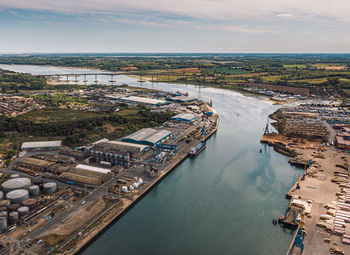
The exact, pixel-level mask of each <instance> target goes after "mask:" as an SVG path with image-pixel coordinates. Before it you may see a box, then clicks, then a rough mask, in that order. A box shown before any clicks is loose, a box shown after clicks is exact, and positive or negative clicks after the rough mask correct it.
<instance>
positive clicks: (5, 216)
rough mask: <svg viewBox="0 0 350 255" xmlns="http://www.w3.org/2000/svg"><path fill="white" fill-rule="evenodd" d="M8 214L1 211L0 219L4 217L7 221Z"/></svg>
mask: <svg viewBox="0 0 350 255" xmlns="http://www.w3.org/2000/svg"><path fill="white" fill-rule="evenodd" d="M7 216H8V213H7V212H6V211H1V212H0V217H4V218H6V219H7Z"/></svg>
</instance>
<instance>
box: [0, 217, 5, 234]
mask: <svg viewBox="0 0 350 255" xmlns="http://www.w3.org/2000/svg"><path fill="white" fill-rule="evenodd" d="M6 228H7V220H6V218H4V217H0V232H5V230H6Z"/></svg>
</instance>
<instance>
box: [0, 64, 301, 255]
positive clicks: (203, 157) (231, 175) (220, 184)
mask: <svg viewBox="0 0 350 255" xmlns="http://www.w3.org/2000/svg"><path fill="white" fill-rule="evenodd" d="M0 68H1V69H7V70H13V71H18V72H27V73H33V74H56V73H85V72H87V73H89V72H96V71H91V70H84V69H70V68H57V67H43V66H15V65H10V66H8V65H0ZM81 79H82V77H81ZM94 80H95V77H90V78H89V83H94V82H93V81H94ZM99 80H100V82H101V83H108V81H109V80H110V77H108V76H106V77H99ZM116 83H117V84H122V83H127V84H129V85H132V86H143V87H148V88H154V89H161V90H164V91H173V92H175V91H180V92H188V93H189V95H190V96H196V97H199V98H201V99H203V100H207V101H209V100H210V99H212V100H213V105H214V108H215V109H216V111H217V112H218V113H219V115H220V118H221V121H220V125H219V130H218V132H217V133H216V134H215V135H214V136H213V137H212V138H211V139H209V140H208V142H207V148H206V149H205V150H204V151H203V152H202V153H201V154H200V155H199V156H198V157H196V158H195V159H186V160H185V161H183V162H182V163H181V164H180V165H179V166H178V167H177V168H176V169H175V170H174V171H173V172H172V173H171V174H169V175H168V176H167V177H166V178H165V179H164V180H163V181H162V182H161V183H159V184H158V185H157V186H155V188H154V189H152V191H151V192H149V193H148V194H147V195H146V196H145V197H144V198H143V199H142V200H141V201H140V202H138V203H137V204H136V205H135V206H134V207H133V208H132V209H131V210H130V211H129V212H128V213H126V214H125V215H124V216H123V217H122V218H121V219H120V220H119V221H117V222H116V223H115V224H113V225H112V226H111V227H109V228H108V229H107V230H106V231H105V232H104V233H103V234H102V235H100V236H99V238H98V239H97V240H95V241H94V242H93V243H92V244H91V245H90V246H88V247H87V248H86V249H85V250H84V251H83V252H82V254H84V255H90V254H152V255H158V254H159V255H167V254H245V255H250V254H252V255H255V254H266V255H267V254H268V255H271V254H285V252H286V251H287V249H288V246H289V244H290V241H291V240H292V232H290V231H288V230H284V229H282V228H280V227H279V226H274V225H273V224H272V219H277V218H278V217H279V216H280V215H281V214H283V213H284V211H285V209H286V208H287V205H288V200H286V199H285V198H284V196H285V193H286V192H287V191H288V189H289V188H290V187H291V185H292V184H293V183H294V182H295V181H296V179H297V175H298V171H299V170H297V169H296V168H294V167H292V166H290V165H289V164H288V162H287V161H288V158H287V157H285V156H283V155H280V154H278V153H276V152H275V151H273V149H272V148H271V147H268V146H263V145H261V144H260V142H259V141H260V138H261V136H262V134H263V129H264V127H265V125H266V121H267V116H268V115H269V114H271V113H272V112H274V111H275V110H276V109H277V108H278V106H274V105H272V104H271V103H270V102H266V101H262V100H258V99H256V98H251V97H246V96H243V95H241V94H239V93H236V92H232V91H227V90H221V89H214V88H203V87H202V88H200V87H198V86H197V87H195V86H192V85H180V84H166V83H154V84H152V83H150V82H144V83H142V84H140V83H139V82H137V79H134V78H130V77H125V76H121V77H119V76H118V77H117V82H116ZM260 149H262V153H260Z"/></svg>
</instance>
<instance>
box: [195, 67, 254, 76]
mask: <svg viewBox="0 0 350 255" xmlns="http://www.w3.org/2000/svg"><path fill="white" fill-rule="evenodd" d="M201 71H202V72H210V73H223V74H236V75H239V74H247V73H250V72H248V71H246V70H242V69H231V68H227V67H213V68H205V69H201Z"/></svg>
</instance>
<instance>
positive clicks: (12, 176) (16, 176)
mask: <svg viewBox="0 0 350 255" xmlns="http://www.w3.org/2000/svg"><path fill="white" fill-rule="evenodd" d="M10 177H11V178H19V174H11V176H10Z"/></svg>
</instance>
